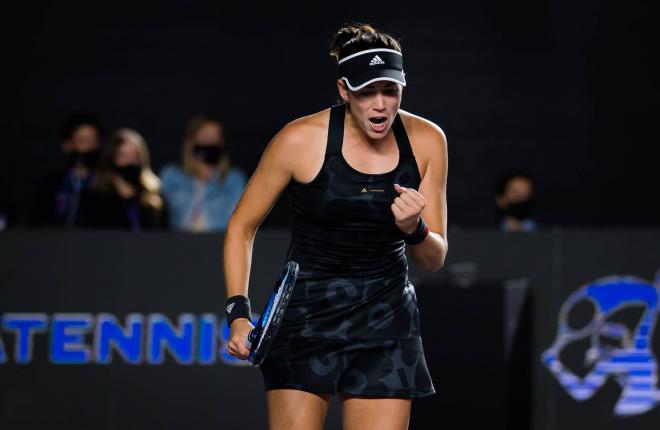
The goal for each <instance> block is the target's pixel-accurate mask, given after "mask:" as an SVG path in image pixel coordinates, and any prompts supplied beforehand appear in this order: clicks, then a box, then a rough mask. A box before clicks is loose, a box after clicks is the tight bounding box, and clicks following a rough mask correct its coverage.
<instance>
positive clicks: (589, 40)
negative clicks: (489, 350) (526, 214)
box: [0, 0, 660, 227]
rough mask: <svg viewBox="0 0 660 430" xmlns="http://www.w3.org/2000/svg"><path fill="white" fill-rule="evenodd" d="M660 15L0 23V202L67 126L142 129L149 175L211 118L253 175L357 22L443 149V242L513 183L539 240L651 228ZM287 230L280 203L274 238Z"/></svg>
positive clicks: (332, 11) (569, 9) (227, 8)
mask: <svg viewBox="0 0 660 430" xmlns="http://www.w3.org/2000/svg"><path fill="white" fill-rule="evenodd" d="M654 3H655V2H620V1H595V0H594V1H579V2H569V1H550V0H545V1H543V0H541V1H534V2H529V1H522V0H520V1H509V2H503V1H489V0H479V1H477V0H475V1H460V2H433V3H431V2H429V3H428V4H425V3H419V2H411V1H405V2H401V1H398V2H384V1H378V2H363V3H357V2H351V1H332V2H325V3H321V2H308V3H297V4H294V3H279V2H270V3H269V4H265V5H262V4H259V3H253V2H220V1H210V0H191V1H164V2H158V3H156V2H153V3H144V4H143V3H142V2H123V1H115V2H91V3H90V2H55V1H51V2H37V3H24V4H22V5H17V4H15V3H14V4H12V5H11V6H8V7H6V6H3V13H2V15H3V18H4V19H3V24H2V27H3V29H2V39H1V40H2V42H1V43H2V46H1V47H0V48H1V49H2V63H1V64H2V73H3V75H4V76H5V77H4V78H3V79H2V80H1V81H0V82H2V83H1V84H0V85H1V87H0V90H1V91H2V96H1V97H0V106H1V108H2V115H0V118H1V121H2V123H1V124H0V127H1V129H2V131H3V143H2V149H3V150H2V152H1V154H2V155H1V156H0V189H1V190H2V192H1V193H2V194H5V195H4V196H3V195H0V200H2V199H8V200H10V201H12V202H13V204H14V205H15V206H16V207H17V208H18V209H19V214H20V215H21V216H24V215H25V210H24V209H25V208H26V207H27V206H28V202H29V200H30V193H31V192H32V189H33V188H34V185H35V184H36V182H37V179H38V177H39V176H41V175H42V174H43V173H45V172H46V171H48V170H49V169H51V168H54V167H57V166H58V165H59V164H60V163H61V162H62V160H63V157H62V155H61V154H60V153H59V142H58V137H57V135H58V129H59V127H60V125H61V123H62V121H63V119H64V118H65V117H66V115H67V114H68V113H69V112H71V111H74V110H91V111H94V112H97V113H98V114H99V115H100V116H101V117H102V118H103V119H104V121H105V122H106V123H107V125H108V126H109V128H117V127H133V128H135V129H137V130H138V131H139V132H140V133H142V134H143V135H144V136H145V138H146V140H147V143H148V145H149V147H150V149H151V152H152V162H153V165H154V167H155V170H156V171H158V170H159V169H160V168H161V167H162V166H163V165H164V164H165V163H167V162H171V161H177V160H178V159H179V154H180V144H181V137H182V132H183V127H184V124H185V123H186V121H187V120H188V119H189V118H190V117H191V116H192V115H195V114H198V113H204V112H212V113H217V114H219V115H220V116H221V117H222V118H223V119H224V120H225V122H226V128H227V132H228V142H229V143H230V144H231V145H232V155H233V159H234V161H235V162H236V164H237V165H238V166H240V167H242V168H243V169H245V171H246V172H247V173H251V172H252V171H253V169H254V168H255V166H256V163H257V162H258V159H259V156H260V154H261V152H262V150H263V148H264V147H265V145H266V144H267V142H268V141H269V139H270V138H271V137H272V136H273V135H274V134H275V133H276V132H277V131H278V130H279V129H280V128H281V127H282V126H283V125H285V124H286V123H287V122H289V121H291V120H293V119H295V118H296V117H299V116H301V115H306V114H310V113H313V112H316V111H319V110H321V109H324V108H326V107H328V106H330V105H331V104H332V103H333V102H334V101H335V94H336V89H335V84H334V80H335V78H336V76H335V66H334V65H333V63H332V61H331V60H330V58H329V56H328V54H327V51H328V45H329V42H330V40H331V38H332V35H333V33H334V31H335V30H336V29H337V28H338V26H339V25H340V24H342V23H343V22H345V21H349V20H361V21H366V22H370V23H373V24H375V25H376V26H377V27H379V28H382V29H383V30H385V31H389V32H391V33H392V34H393V35H395V36H397V37H399V38H401V39H402V43H403V48H404V53H405V63H406V72H407V78H408V81H409V85H408V87H407V88H406V90H405V92H404V101H403V108H404V109H406V110H408V111H411V112H413V113H416V114H419V115H421V116H424V117H426V118H428V119H431V120H432V121H434V122H436V123H437V124H438V125H440V126H441V127H442V128H443V129H444V131H445V133H446V135H447V137H448V143H449V182H448V207H449V224H450V226H454V227H457V226H492V225H494V215H495V214H494V209H493V200H492V198H493V186H494V181H495V178H496V177H497V175H498V174H499V173H500V172H502V171H504V170H507V169H509V168H514V167H524V168H527V169H528V170H529V171H531V172H532V173H533V174H534V175H535V176H536V178H537V181H536V182H537V186H538V195H539V205H538V214H539V219H540V221H541V223H542V225H545V226H550V225H624V224H626V225H633V224H634V225H650V224H655V225H657V224H660V216H659V215H660V214H659V211H658V202H657V193H658V184H659V183H660V169H658V168H657V165H658V151H657V149H656V145H657V137H656V135H655V124H656V114H657V112H658V109H657V107H658V96H659V91H658V85H657V76H658V67H657V66H656V62H657V53H658V32H657V19H658V14H657V13H656V8H657V7H656V6H655V5H654ZM286 220H287V213H286V209H285V205H284V203H282V204H280V205H279V206H278V207H277V208H276V209H275V210H274V211H273V213H272V215H271V216H270V217H269V220H268V224H269V225H273V224H275V225H282V224H286V222H287V221H286Z"/></svg>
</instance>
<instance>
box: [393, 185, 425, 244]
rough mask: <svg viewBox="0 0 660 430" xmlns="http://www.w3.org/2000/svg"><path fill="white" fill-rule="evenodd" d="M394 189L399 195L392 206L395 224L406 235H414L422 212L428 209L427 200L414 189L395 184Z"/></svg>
mask: <svg viewBox="0 0 660 430" xmlns="http://www.w3.org/2000/svg"><path fill="white" fill-rule="evenodd" d="M394 189H395V190H396V192H397V193H399V196H398V197H396V198H395V199H394V202H393V203H392V206H391V208H392V213H393V214H394V222H395V224H396V226H397V227H399V230H401V231H402V232H404V233H405V234H406V235H409V234H412V233H413V232H414V231H415V229H416V228H417V224H419V218H420V217H421V214H422V210H424V207H426V199H424V197H423V196H422V195H421V194H420V193H418V192H417V190H414V189H412V188H406V187H402V186H400V185H399V184H394Z"/></svg>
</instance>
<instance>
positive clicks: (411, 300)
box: [282, 105, 420, 341]
mask: <svg viewBox="0 0 660 430" xmlns="http://www.w3.org/2000/svg"><path fill="white" fill-rule="evenodd" d="M345 110H346V107H345V105H337V106H334V107H333V108H332V109H331V110H330V123H329V127H328V142H327V145H326V151H325V160H324V162H323V166H322V167H321V170H320V171H319V173H318V174H317V176H316V177H315V178H314V179H313V180H312V181H311V182H309V183H306V184H302V183H299V182H296V181H295V180H294V181H292V182H291V183H290V184H289V187H288V191H289V193H290V195H291V198H292V199H291V213H292V236H291V244H290V246H289V250H288V253H287V260H294V261H296V262H297V263H298V264H299V265H300V269H299V276H298V281H297V283H296V286H295V288H294V291H293V294H292V297H291V301H290V303H289V307H288V309H287V313H286V314H285V318H284V323H283V327H282V330H283V331H285V332H288V333H289V334H296V335H301V336H320V337H325V338H336V339H339V340H344V341H346V340H350V339H374V338H408V337H417V336H418V335H419V333H418V324H419V323H418V313H417V307H416V299H415V293H414V288H413V287H412V285H411V284H410V283H409V282H408V264H407V261H406V255H405V244H404V242H403V233H402V232H401V230H399V228H398V227H397V226H396V225H395V223H394V215H393V214H392V210H391V208H390V206H391V204H392V202H393V201H394V198H395V197H396V196H397V194H398V193H397V192H396V191H395V190H394V184H395V183H396V184H399V185H402V186H404V187H410V188H414V189H418V188H419V183H420V175H419V171H418V169H417V163H416V162H415V157H414V155H413V152H412V148H411V146H410V142H409V140H408V136H407V134H406V131H405V128H404V126H403V122H402V121H401V118H400V116H399V115H398V114H397V116H396V117H395V120H394V123H393V124H392V129H393V132H394V136H395V139H396V143H397V146H398V149H399V161H398V164H397V166H396V167H395V168H394V169H393V170H392V171H390V172H386V173H379V174H368V173H363V172H359V171H357V170H355V169H353V168H352V167H351V166H350V165H349V164H348V162H347V161H346V160H345V159H344V157H343V155H342V151H341V150H342V143H343V137H344V116H345Z"/></svg>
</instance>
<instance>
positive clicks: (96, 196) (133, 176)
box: [81, 128, 168, 231]
mask: <svg viewBox="0 0 660 430" xmlns="http://www.w3.org/2000/svg"><path fill="white" fill-rule="evenodd" d="M81 211H82V214H83V216H84V217H85V223H86V226H88V227H90V228H101V229H124V230H132V231H142V230H151V229H162V228H166V227H167V226H168V218H167V210H166V207H165V202H164V201H163V198H162V197H161V195H160V180H159V179H158V177H157V176H156V175H155V174H154V173H153V171H152V170H151V167H150V162H149V151H148V149H147V145H146V143H145V141H144V139H143V138H142V136H141V135H140V134H139V133H138V132H136V131H135V130H131V129H127V128H124V129H121V130H118V131H117V132H115V133H114V134H113V136H112V137H111V139H110V142H109V143H108V145H107V146H106V148H105V151H104V152H103V155H102V157H101V162H100V164H99V170H98V175H97V178H96V181H95V186H94V189H93V190H91V191H89V192H87V193H86V194H85V196H84V205H83V206H82V207H81Z"/></svg>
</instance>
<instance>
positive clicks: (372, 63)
mask: <svg viewBox="0 0 660 430" xmlns="http://www.w3.org/2000/svg"><path fill="white" fill-rule="evenodd" d="M376 64H385V62H384V61H383V60H382V58H380V57H379V56H378V55H376V56H375V57H374V58H372V59H371V61H370V62H369V65H370V66H375V65H376Z"/></svg>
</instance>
